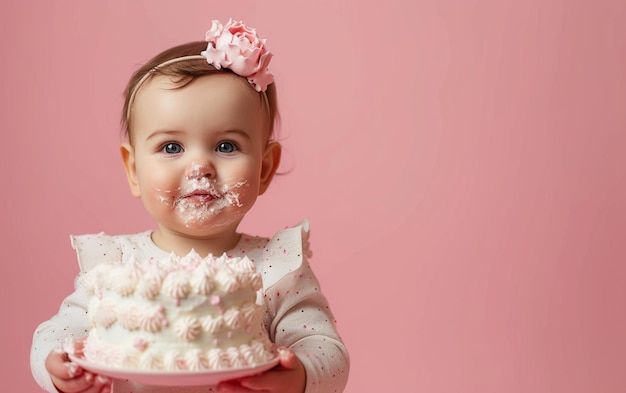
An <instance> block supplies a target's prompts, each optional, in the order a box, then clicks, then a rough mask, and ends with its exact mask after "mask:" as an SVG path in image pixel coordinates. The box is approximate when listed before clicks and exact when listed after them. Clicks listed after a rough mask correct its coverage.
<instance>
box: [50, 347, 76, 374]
mask: <svg viewBox="0 0 626 393" xmlns="http://www.w3.org/2000/svg"><path fill="white" fill-rule="evenodd" d="M46 371H48V374H50V375H51V376H54V377H57V378H59V379H71V378H74V377H77V376H79V375H82V373H83V369H82V368H80V367H79V366H78V364H76V363H73V362H70V361H69V359H68V357H67V354H66V353H65V352H62V351H58V350H54V351H52V352H50V354H49V355H48V357H47V358H46Z"/></svg>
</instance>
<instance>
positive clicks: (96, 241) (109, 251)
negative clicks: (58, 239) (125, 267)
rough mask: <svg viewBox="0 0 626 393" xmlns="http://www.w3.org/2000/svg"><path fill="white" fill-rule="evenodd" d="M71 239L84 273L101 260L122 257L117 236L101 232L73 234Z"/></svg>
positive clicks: (119, 258) (116, 259) (112, 259)
mask: <svg viewBox="0 0 626 393" xmlns="http://www.w3.org/2000/svg"><path fill="white" fill-rule="evenodd" d="M70 241H71V243H72V248H74V250H76V256H77V258H78V265H79V266H80V270H81V272H83V273H84V272H87V271H89V270H90V269H91V268H93V267H94V266H96V265H97V264H99V263H101V262H104V261H119V260H121V258H122V248H121V246H120V244H119V242H118V241H117V236H111V235H107V234H105V233H104V232H100V233H97V234H88V235H76V236H74V235H72V236H70Z"/></svg>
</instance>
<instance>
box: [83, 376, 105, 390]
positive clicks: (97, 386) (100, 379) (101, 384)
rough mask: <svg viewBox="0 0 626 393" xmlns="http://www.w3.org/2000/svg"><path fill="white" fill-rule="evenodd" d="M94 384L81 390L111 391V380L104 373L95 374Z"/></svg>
mask: <svg viewBox="0 0 626 393" xmlns="http://www.w3.org/2000/svg"><path fill="white" fill-rule="evenodd" d="M93 378H94V379H93V385H91V386H89V387H88V388H86V389H84V390H81V391H80V393H110V392H111V380H110V379H109V378H107V377H105V376H102V375H94V376H93Z"/></svg>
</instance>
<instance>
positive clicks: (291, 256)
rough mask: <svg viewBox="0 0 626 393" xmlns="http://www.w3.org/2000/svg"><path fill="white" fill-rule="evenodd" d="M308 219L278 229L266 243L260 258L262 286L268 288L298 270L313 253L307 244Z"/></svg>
mask: <svg viewBox="0 0 626 393" xmlns="http://www.w3.org/2000/svg"><path fill="white" fill-rule="evenodd" d="M309 236H310V232H309V221H308V220H306V219H305V220H303V221H302V222H301V223H299V224H298V225H296V226H294V227H291V228H286V229H283V230H281V231H278V232H277V233H276V234H275V235H274V236H273V237H272V238H271V239H270V240H269V242H268V243H267V244H266V246H265V249H264V250H263V256H262V260H261V275H262V277H263V286H264V287H265V288H269V287H270V286H272V285H274V284H275V283H277V282H278V281H279V280H280V279H281V278H283V277H284V276H286V275H287V274H289V273H291V272H293V271H296V270H298V269H299V268H300V267H301V265H302V264H303V263H304V262H305V261H306V259H307V258H311V257H312V255H313V253H312V252H311V248H310V245H309Z"/></svg>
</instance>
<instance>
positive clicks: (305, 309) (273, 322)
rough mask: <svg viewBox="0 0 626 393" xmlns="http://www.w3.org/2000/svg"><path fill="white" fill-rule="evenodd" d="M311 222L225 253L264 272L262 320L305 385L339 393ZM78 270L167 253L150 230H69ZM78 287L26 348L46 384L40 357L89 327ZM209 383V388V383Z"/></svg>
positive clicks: (338, 360) (341, 354)
mask: <svg viewBox="0 0 626 393" xmlns="http://www.w3.org/2000/svg"><path fill="white" fill-rule="evenodd" d="M308 238H309V228H308V222H307V221H306V220H305V221H304V222H302V223H301V224H300V225H298V226H295V227H292V228H288V229H285V230H281V231H279V232H277V233H276V234H275V235H274V236H273V237H272V238H271V239H267V238H262V237H255V236H249V235H242V236H241V239H240V241H239V243H238V244H237V246H236V247H234V248H233V249H232V250H230V251H229V252H227V254H228V255H229V256H235V257H243V256H247V257H248V258H249V259H250V260H251V261H252V262H254V264H255V266H256V269H257V271H259V272H261V275H262V277H263V288H262V289H261V290H260V291H259V293H258V294H257V303H259V304H262V305H263V306H264V308H265V314H264V322H265V327H266V329H267V331H268V333H269V335H270V339H271V340H272V341H273V342H274V343H276V344H278V345H280V346H285V347H289V348H291V349H292V350H293V351H294V353H295V354H296V355H297V356H298V358H299V359H300V361H301V362H302V363H303V365H304V367H305V369H306V390H305V392H306V393H334V392H337V393H340V392H342V391H343V389H344V387H345V385H346V383H347V380H348V371H349V357H348V352H347V350H346V347H345V345H344V344H343V342H342V340H341V338H340V337H339V334H338V333H337V330H336V327H335V321H334V317H333V315H332V312H331V310H330V308H329V306H328V302H327V300H326V298H325V297H324V295H323V294H322V292H321V290H320V286H319V283H318V280H317V278H316V277H315V274H314V273H313V271H312V270H311V267H310V265H309V262H308V259H307V258H310V257H311V252H310V248H309V242H308ZM71 241H72V246H73V247H74V249H75V250H76V253H77V256H78V262H79V266H80V271H81V273H84V272H86V271H88V270H89V269H91V268H92V267H93V266H95V265H97V264H98V263H100V262H102V261H104V260H107V261H110V260H112V259H115V258H121V259H122V260H123V261H127V260H128V259H129V258H130V257H131V256H135V257H136V258H140V259H143V258H163V257H165V256H167V255H168V253H167V252H166V251H164V250H161V249H160V248H158V247H157V246H156V245H155V244H154V243H153V242H152V240H151V231H146V232H142V233H138V234H132V235H116V236H110V235H105V234H104V233H100V234H96V235H81V236H72V237H71ZM76 282H77V284H76V287H75V290H74V292H73V293H72V294H70V295H69V296H68V297H67V298H65V300H64V301H63V302H62V304H61V307H60V310H59V312H58V314H56V315H55V316H53V317H52V318H51V319H50V320H48V321H45V322H43V323H42V324H41V325H39V327H37V329H36V331H35V333H34V337H33V344H32V348H31V370H32V373H33V376H34V378H35V380H36V381H37V382H38V383H39V385H40V386H41V387H42V388H43V389H44V390H45V391H47V392H57V390H56V388H55V387H54V385H53V384H52V381H51V380H50V375H49V374H48V372H47V371H46V369H45V359H46V357H47V356H48V354H49V353H50V351H51V350H53V349H55V348H58V347H59V346H60V345H61V343H62V342H63V340H64V339H65V338H66V337H74V338H80V337H84V336H86V335H87V330H88V327H89V323H88V320H87V304H88V302H89V295H88V294H87V292H86V290H85V288H84V287H82V286H81V285H80V284H79V282H80V280H77V281H76ZM207 390H208V389H207V387H206V386H205V387H155V386H146V385H141V384H138V383H134V382H129V381H122V380H115V381H114V382H113V391H114V392H115V393H130V392H132V393H142V392H150V393H157V392H159V393H161V392H162V393H166V392H167V393H174V392H180V393H182V392H184V393H196V392H204V393H206V392H207ZM209 391H211V390H209Z"/></svg>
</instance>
